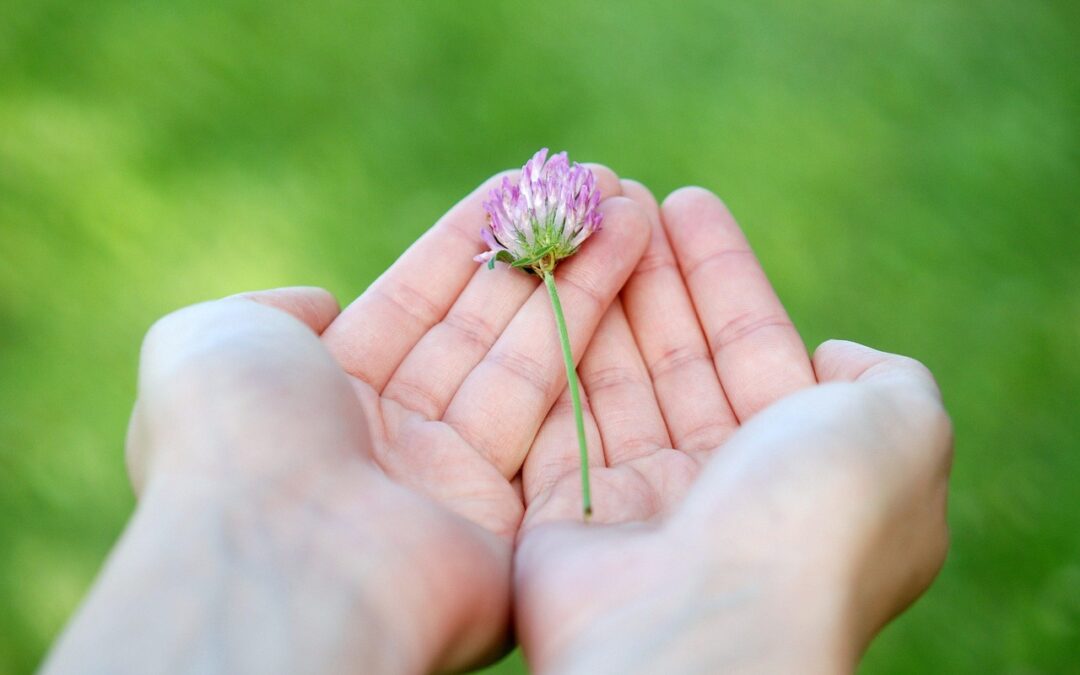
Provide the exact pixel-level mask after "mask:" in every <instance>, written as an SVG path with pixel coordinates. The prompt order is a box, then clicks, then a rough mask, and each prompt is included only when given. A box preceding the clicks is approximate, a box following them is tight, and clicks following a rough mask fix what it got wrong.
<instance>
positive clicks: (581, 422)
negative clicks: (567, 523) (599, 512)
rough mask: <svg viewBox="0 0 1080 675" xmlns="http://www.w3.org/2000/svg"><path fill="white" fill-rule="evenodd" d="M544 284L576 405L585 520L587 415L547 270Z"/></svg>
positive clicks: (587, 513) (587, 507) (588, 509)
mask: <svg viewBox="0 0 1080 675" xmlns="http://www.w3.org/2000/svg"><path fill="white" fill-rule="evenodd" d="M541 276H543V277H544V284H545V285H546V286H547V289H548V295H549V296H551V307H552V309H554V310H555V323H556V325H558V327H559V342H561V343H562V354H563V362H564V363H565V364H566V383H567V386H569V387H570V401H571V402H572V403H573V405H574V423H575V424H576V425H577V440H578V449H579V450H580V451H581V503H582V509H583V512H584V514H585V520H588V519H589V516H591V515H592V496H591V494H590V492H589V449H588V447H587V446H586V443H585V417H584V416H583V415H582V412H581V394H580V393H578V379H577V371H576V370H575V369H574V352H573V351H571V349H570V335H569V333H567V332H566V317H564V316H563V311H562V303H561V302H559V292H558V291H557V290H555V275H554V274H552V273H550V272H546V273H543V274H542V275H541Z"/></svg>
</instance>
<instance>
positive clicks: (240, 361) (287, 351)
mask: <svg viewBox="0 0 1080 675" xmlns="http://www.w3.org/2000/svg"><path fill="white" fill-rule="evenodd" d="M252 295H253V296H254V297H251V299H252V300H255V301H254V302H252V301H249V300H248V299H245V298H244V297H243V296H241V297H237V296H233V297H231V298H226V299H223V300H218V301H213V302H206V303H202V304H199V305H194V306H192V307H187V308H185V309H182V310H179V311H177V312H174V313H172V314H169V315H168V316H166V317H164V318H162V319H160V320H159V321H158V322H157V323H155V324H154V326H153V327H152V328H151V329H150V331H149V332H148V333H147V335H146V338H145V339H144V341H143V345H142V351H141V355H140V362H139V376H138V401H137V405H136V409H135V412H134V413H133V419H132V427H131V431H130V434H129V445H128V452H129V466H130V467H131V471H132V476H133V480H134V481H135V482H136V484H137V485H141V483H142V481H143V473H144V471H145V469H146V467H147V465H148V463H152V462H151V460H149V459H148V457H149V453H153V452H157V449H158V448H159V446H160V447H162V448H163V449H162V452H166V453H167V454H168V456H170V457H173V458H176V459H177V460H179V461H181V462H182V463H183V462H186V461H187V460H188V459H193V460H195V463H194V464H190V463H189V464H188V465H189V466H195V465H196V464H198V465H199V466H204V465H205V467H209V469H208V470H211V469H212V470H214V471H216V470H218V469H222V468H223V465H222V463H221V462H222V458H223V457H226V456H230V457H239V456H243V455H248V456H252V457H254V456H255V455H259V456H260V457H261V458H260V459H258V460H252V461H253V462H255V464H266V465H268V466H269V464H270V463H272V462H271V459H270V458H269V456H268V455H266V449H267V448H271V447H275V448H283V447H289V448H293V449H296V450H297V451H298V452H297V453H295V456H293V455H290V456H289V457H283V456H275V457H276V459H275V460H274V462H276V463H277V465H278V466H284V465H286V464H289V463H290V462H293V461H294V460H295V462H297V463H300V462H303V461H305V460H304V458H308V460H309V461H310V458H311V457H313V456H315V455H325V454H333V453H341V452H347V453H355V452H356V450H357V447H358V444H357V442H356V440H357V439H366V438H368V433H367V430H366V423H365V422H364V420H363V418H362V416H360V415H357V414H356V405H357V403H356V398H355V396H354V395H353V391H352V387H351V386H350V384H349V381H348V378H347V377H346V376H345V374H344V373H343V372H342V370H341V367H340V365H339V364H338V363H337V362H336V361H334V359H333V358H332V357H331V356H330V354H329V353H328V352H327V351H326V348H325V347H324V346H323V344H322V343H321V342H320V340H319V339H318V337H317V336H316V335H314V334H313V333H312V330H313V327H314V326H318V322H317V321H315V320H314V318H316V317H321V318H325V317H326V310H328V309H329V308H330V306H331V303H332V299H331V298H329V296H328V295H326V294H324V293H317V292H309V291H306V290H304V291H297V292H293V293H290V292H283V293H279V294H276V295H275V294H273V293H265V294H252ZM301 298H306V299H303V300H302V299H301ZM308 301H310V302H311V303H314V304H313V305H310V306H309V305H308V304H307V303H308ZM282 307H284V308H287V309H286V311H280V310H281V308H282ZM290 310H296V311H298V312H299V313H300V314H301V315H307V318H308V319H309V321H301V320H298V319H297V318H296V317H295V315H294V314H293V312H292V311H290ZM287 312H288V313H287ZM317 418H325V419H333V420H337V421H338V423H335V424H326V425H323V426H321V427H319V428H318V429H317V430H316V432H315V433H314V434H313V435H312V434H309V433H308V431H309V430H310V426H311V425H310V424H308V422H309V421H310V420H312V419H317ZM298 429H304V430H305V432H304V433H303V434H298V433H297V430H298ZM208 434H209V435H211V436H213V437H214V438H209V439H208ZM161 439H165V440H166V441H167V442H165V443H159V442H158V441H160V440H161ZM364 449H365V454H366V452H367V448H366V445H365V446H364ZM225 450H227V451H228V455H223V454H221V453H222V452H223V451H225ZM289 465H290V466H292V465H291V464H289Z"/></svg>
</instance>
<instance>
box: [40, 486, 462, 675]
mask: <svg viewBox="0 0 1080 675" xmlns="http://www.w3.org/2000/svg"><path fill="white" fill-rule="evenodd" d="M354 478H356V480H349V481H346V482H347V483H348V484H349V486H350V491H355V492H354V493H353V494H354V496H356V495H365V498H364V499H341V498H340V497H339V495H340V492H337V491H335V490H333V489H328V490H326V491H325V492H323V493H322V494H320V495H319V498H317V499H312V498H308V497H305V498H299V499H298V498H294V497H283V496H281V495H277V496H271V495H269V494H264V493H262V492H261V491H260V490H259V489H257V488H255V487H250V488H243V489H242V490H240V491H238V490H237V489H235V487H234V486H229V485H226V484H224V483H223V482H219V481H215V480H212V479H209V478H206V477H203V476H198V475H190V474H185V475H175V474H174V475H161V474H158V475H156V476H155V477H154V478H153V479H152V480H151V481H150V482H149V483H148V485H147V486H146V489H145V490H144V492H143V495H142V498H141V499H140V503H139V506H138V509H137V510H136V513H135V516H134V517H133V518H132V520H131V522H130V524H129V526H128V528H127V530H126V532H125V534H124V536H123V538H122V540H121V542H120V543H119V545H118V546H117V547H116V549H115V550H114V552H113V553H112V555H111V556H110V559H109V561H108V563H107V565H106V568H105V570H104V572H103V573H102V575H101V577H100V578H99V580H98V582H97V583H96V585H95V588H94V590H93V591H92V593H91V595H90V596H89V598H88V600H87V601H86V603H85V604H84V606H83V608H82V609H81V610H80V612H79V614H78V615H77V616H76V618H75V620H74V621H73V624H72V626H71V627H69V629H68V631H67V635H66V636H65V638H64V639H63V640H62V641H61V642H60V643H59V644H58V646H57V649H56V651H55V653H54V654H53V656H52V658H51V659H50V664H49V666H50V668H49V669H50V670H52V671H56V672H62V671H64V670H67V669H72V670H74V669H75V668H77V667H80V664H81V667H85V665H86V662H87V659H92V660H93V661H95V662H97V661H101V660H102V659H105V660H107V662H102V663H101V665H102V666H103V667H104V666H107V668H105V669H107V670H109V671H110V672H121V673H123V672H131V673H136V672H151V671H171V670H174V669H175V670H192V669H194V670H207V671H219V672H308V671H317V672H337V671H342V670H348V671H356V670H359V671H362V672H372V673H379V672H387V673H389V672H393V673H399V672H401V673H407V672H425V671H429V670H432V669H434V668H436V667H438V666H439V665H440V664H441V659H442V658H443V657H444V655H445V653H446V652H447V651H448V650H449V649H450V648H451V646H452V645H451V640H452V639H453V637H454V635H455V632H458V633H460V630H458V626H457V625H456V623H455V622H457V621H459V619H458V617H456V616H453V615H451V614H447V613H445V612H442V611H436V610H442V608H443V605H441V604H439V600H440V597H439V593H440V592H441V591H442V589H441V588H440V587H439V585H438V583H437V580H433V579H432V575H431V573H430V570H427V569H424V565H420V566H417V565H416V564H414V563H415V560H412V559H410V553H412V551H410V550H409V547H410V546H414V545H416V538H417V537H418V536H420V534H418V533H416V532H415V531H413V532H410V531H409V530H408V529H407V528H403V527H396V526H395V525H394V524H393V523H392V522H390V520H389V518H388V517H387V516H388V513H387V511H391V510H393V509H394V502H395V500H397V499H399V498H400V497H401V495H399V494H395V493H394V492H393V486H389V487H387V485H388V483H387V482H386V481H385V480H384V479H383V480H380V478H381V477H380V476H378V474H372V475H370V476H357V477H354ZM399 492H400V491H399ZM373 505H374V507H373ZM388 529H391V530H394V531H393V532H388V531H387V530H388ZM423 534H424V535H426V534H427V533H423ZM435 562H436V563H437V561H435ZM417 617H424V618H423V619H422V620H418V619H417ZM185 664H191V665H193V668H188V667H187V665H185ZM67 666H72V667H71V668H68V667H67Z"/></svg>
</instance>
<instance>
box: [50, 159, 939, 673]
mask: <svg viewBox="0 0 1080 675" xmlns="http://www.w3.org/2000/svg"><path fill="white" fill-rule="evenodd" d="M593 168H594V171H596V173H597V175H598V178H599V179H600V187H601V190H602V193H603V194H604V195H606V197H607V198H606V199H605V200H604V202H603V203H602V205H601V208H602V209H603V210H604V214H605V221H604V230H603V231H602V232H601V233H600V234H598V235H596V236H595V237H594V238H593V239H591V240H590V241H588V242H587V243H586V245H585V246H583V247H582V249H581V251H580V252H579V253H578V254H577V255H576V256H575V257H573V258H572V259H570V260H567V261H565V262H564V263H563V264H561V265H560V266H559V268H558V270H557V271H556V279H557V283H558V284H559V291H560V294H561V296H562V299H563V306H564V308H565V311H566V314H567V322H568V326H569V333H570V338H571V342H572V344H573V345H574V352H575V358H576V359H577V360H578V361H579V373H580V377H581V380H582V386H583V389H584V391H585V393H586V394H587V398H588V401H589V409H588V414H587V420H586V421H587V424H588V429H589V431H590V455H591V464H592V466H593V473H592V476H593V501H594V508H595V515H594V518H593V520H592V522H591V523H589V524H587V525H586V524H583V523H582V522H581V515H580V508H581V494H580V482H579V481H580V479H579V473H578V456H577V445H576V441H575V438H574V428H573V417H572V413H571V412H570V409H569V407H568V405H567V403H566V401H567V400H568V394H567V392H566V387H565V373H564V370H563V368H562V360H561V354H560V348H559V343H558V337H557V333H556V330H555V325H554V322H553V319H552V314H551V308H550V305H549V304H548V298H547V296H546V292H545V290H544V289H543V288H542V287H539V286H538V283H539V282H538V281H537V279H536V278H535V277H530V276H528V275H525V274H523V273H521V272H519V271H514V270H509V269H506V268H504V267H503V266H501V265H500V266H497V268H496V270H494V271H488V270H487V269H486V268H484V267H483V266H479V265H477V264H475V263H473V262H472V257H473V256H474V255H475V254H477V253H479V252H480V251H481V250H482V248H483V245H482V243H481V242H480V239H479V237H478V236H477V232H478V230H479V229H480V227H481V225H482V223H483V217H484V216H483V211H482V208H481V201H482V200H483V198H484V197H485V195H486V192H487V190H488V188H489V187H490V185H491V184H492V183H491V181H489V182H488V183H486V184H485V185H483V186H481V187H480V188H478V189H477V191H476V192H474V193H473V194H472V195H470V196H469V197H466V198H465V199H464V200H463V201H462V202H461V203H459V204H458V205H457V206H456V207H454V209H452V210H451V211H450V212H449V213H448V214H447V215H446V216H445V217H444V218H443V219H441V220H440V221H439V223H437V224H436V225H435V226H433V227H432V229H431V230H430V231H429V232H428V233H427V234H426V235H424V237H422V238H421V239H420V240H419V241H418V242H417V243H416V244H414V245H413V246H412V247H411V248H410V249H409V250H408V251H406V252H405V253H404V254H403V255H402V257H401V258H400V259H399V260H398V261H397V262H396V263H395V264H394V265H393V266H392V267H391V268H390V269H389V270H388V271H387V272H386V273H385V274H384V275H383V276H382V277H380V278H379V280H378V281H376V282H375V283H374V284H373V285H372V286H371V287H370V288H369V289H368V290H367V291H366V292H365V293H364V294H363V295H362V296H361V297H360V298H358V299H357V300H356V301H355V302H353V303H352V304H351V305H350V306H349V307H347V308H346V309H345V310H344V311H341V312H340V313H339V311H338V305H337V303H336V302H335V301H334V300H333V298H332V297H330V296H329V294H327V293H325V292H324V291H320V290H318V289H309V288H296V289H282V290H278V291H265V292H259V293H252V294H245V295H243V296H237V297H233V298H228V299H225V300H221V301H216V302H211V303H205V304H202V305H197V306H194V307H191V308H188V309H185V310H182V311H180V312H177V313H175V314H173V315H170V316H169V317H166V318H165V319H163V320H162V321H160V322H159V323H158V324H157V325H156V326H155V327H154V328H153V329H152V330H151V331H150V333H149V334H148V336H147V338H146V341H145V343H144V347H143V354H142V361H141V366H140V376H139V393H138V401H137V404H136V407H135V411H134V413H133V415H132V424H131V430H130V433H129V438H128V460H129V469H130V473H131V476H132V481H133V484H134V486H135V488H136V491H137V493H138V494H139V506H138V508H137V510H136V513H135V516H134V517H133V518H132V521H131V523H130V524H129V526H128V529H127V531H126V532H125V534H124V537H123V538H122V540H121V542H120V543H119V544H118V545H117V547H116V549H115V550H114V552H113V554H112V555H111V557H110V559H109V562H108V563H107V565H106V567H105V569H104V571H103V572H102V574H101V577H100V578H99V580H98V581H97V583H96V584H95V587H94V589H93V591H92V592H91V594H90V595H89V597H88V598H87V600H86V601H85V603H84V605H83V606H82V608H81V609H80V610H79V612H78V613H77V614H76V616H75V617H74V619H73V620H72V622H71V624H70V625H69V626H68V628H67V630H66V631H65V633H64V636H63V637H62V638H61V640H60V641H59V642H58V643H57V645H56V646H55V647H54V650H53V652H52V654H51V655H50V657H49V660H48V661H47V664H46V667H45V670H46V672H55V673H64V672H87V671H89V672H113V673H126V672H130V673H153V672H162V673H166V672H193V671H198V672H206V671H208V672H364V673H377V672H387V673H400V672H433V671H454V670H461V669H464V668H468V667H472V666H476V665H478V664H481V663H483V662H485V661H489V660H491V659H492V658H494V657H496V656H498V655H499V654H500V653H502V652H503V651H504V650H505V649H506V648H507V646H508V645H509V640H510V635H511V632H510V626H511V623H512V617H513V623H514V625H515V629H516V636H517V639H518V640H519V641H520V643H521V644H522V646H523V648H524V650H525V653H526V656H527V658H528V660H529V662H530V666H531V667H532V668H533V670H534V671H535V672H583V673H597V672H635V671H640V672H659V671H667V672H696V671H701V672H715V671H716V670H718V669H725V670H728V671H730V672H776V671H783V670H785V669H790V668H791V667H792V666H793V665H794V664H797V665H798V670H799V671H800V672H808V671H810V672H813V671H818V672H836V671H843V670H850V669H851V668H853V666H854V664H855V663H856V662H857V659H858V657H859V655H860V654H861V652H862V650H863V648H864V647H865V645H866V644H867V643H868V642H869V640H870V639H871V638H872V637H873V635H874V634H875V633H876V632H877V631H878V630H879V629H880V627H881V626H882V625H883V624H884V623H885V622H886V621H887V620H888V619H889V618H891V617H892V616H893V615H895V614H896V613H897V612H899V611H902V610H903V609H904V608H905V607H906V606H907V605H908V604H910V602H911V601H912V600H913V599H914V598H915V597H917V596H918V595H919V594H920V593H921V592H922V591H923V590H924V589H925V588H926V586H927V585H928V584H929V582H930V580H931V579H932V578H933V576H934V574H935V573H936V571H937V569H938V568H939V566H940V565H941V563H942V560H943V557H944V554H945V549H946V542H947V535H946V528H945V518H944V512H945V494H946V481H947V474H948V466H949V459H950V452H951V433H950V428H949V423H948V419H947V417H946V416H945V414H944V411H943V409H942V407H941V403H940V398H939V396H938V393H937V389H936V386H935V385H934V383H933V380H932V378H931V377H930V375H929V373H928V372H927V371H926V370H925V368H923V367H922V366H920V365H919V364H917V363H916V362H914V361H911V360H909V359H905V358H903V357H897V356H892V355H888V354H884V353H881V352H876V351H873V350H870V349H868V348H865V347H861V346H858V345H854V344H852V343H842V342H830V343H826V344H825V345H823V346H822V347H821V348H819V349H818V350H817V352H816V353H815V355H814V357H813V359H811V358H809V357H808V356H807V354H806V351H805V348H804V347H803V345H802V342H801V339H800V338H799V336H798V334H797V333H796V332H795V329H794V327H793V326H792V325H791V323H790V321H788V320H787V315H786V313H785V312H784V310H783V307H782V306H781V305H780V303H779V301H778V300H777V298H776V295H775V294H774V293H773V291H772V288H771V286H770V285H769V283H768V281H767V279H766V278H765V276H764V274H763V273H762V272H761V268H760V266H759V265H758V263H757V261H756V259H755V258H754V256H753V254H752V253H750V252H749V247H748V246H747V244H746V240H745V238H744V237H743V235H742V233H741V232H740V231H739V229H738V227H737V226H736V225H735V223H734V221H733V220H732V219H731V217H730V215H729V214H728V213H727V210H726V209H725V208H724V206H723V204H722V203H721V202H720V201H719V200H718V199H717V198H716V197H714V196H713V195H711V194H709V193H707V192H705V191H704V190H700V189H684V190H681V191H679V192H676V193H675V194H673V195H672V196H671V197H669V198H668V199H667V200H665V203H664V205H663V206H662V207H658V206H657V205H656V203H655V201H654V200H653V199H652V197H651V195H650V194H649V193H648V192H647V190H645V189H644V188H643V187H642V186H640V185H639V184H637V183H634V182H631V181H624V180H620V179H619V178H618V177H617V176H616V175H615V174H614V173H612V172H611V171H610V170H608V169H606V168H604V167H599V166H595V167H593ZM497 178H498V177H496V178H493V179H492V181H494V180H496V179H497Z"/></svg>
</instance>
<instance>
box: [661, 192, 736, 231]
mask: <svg viewBox="0 0 1080 675" xmlns="http://www.w3.org/2000/svg"><path fill="white" fill-rule="evenodd" d="M660 212H661V213H662V214H663V215H664V217H665V223H666V222H667V219H668V218H670V219H672V220H673V222H686V223H695V222H703V221H715V220H717V219H724V220H729V219H732V215H731V210H730V209H728V207H727V204H725V203H724V201H723V200H722V199H720V197H718V196H716V194H714V193H713V192H712V191H710V190H707V189H705V188H703V187H699V186H696V185H688V186H686V187H681V188H679V189H678V190H675V191H674V192H672V193H671V194H669V195H668V196H667V197H665V198H664V203H663V204H661V205H660Z"/></svg>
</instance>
